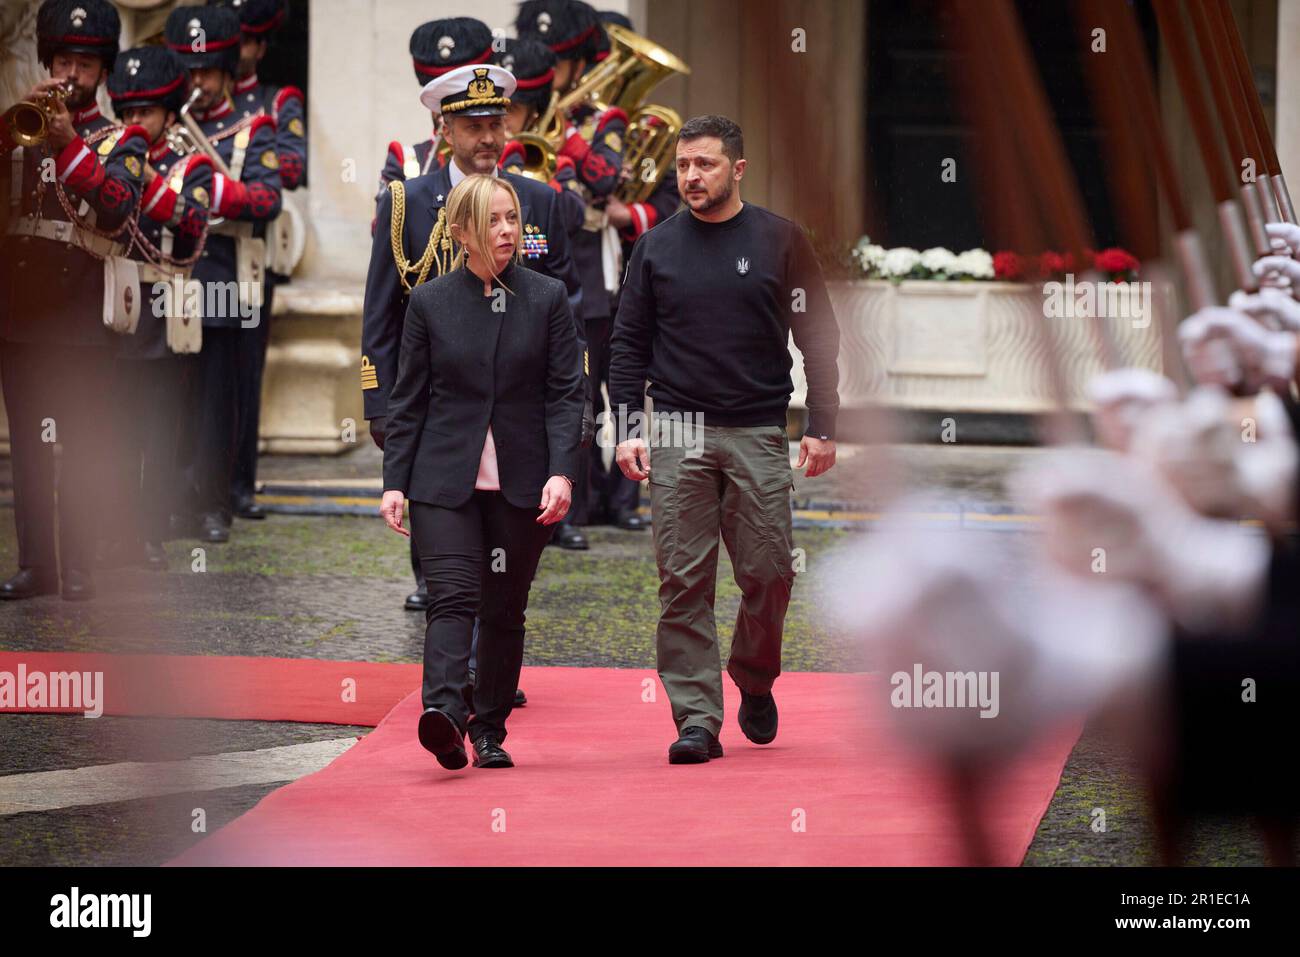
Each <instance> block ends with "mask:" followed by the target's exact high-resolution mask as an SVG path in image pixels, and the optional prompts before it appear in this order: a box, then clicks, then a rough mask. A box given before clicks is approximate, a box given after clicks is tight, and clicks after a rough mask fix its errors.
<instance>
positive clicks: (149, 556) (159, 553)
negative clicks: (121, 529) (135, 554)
mask: <svg viewBox="0 0 1300 957" xmlns="http://www.w3.org/2000/svg"><path fill="white" fill-rule="evenodd" d="M144 567H145V568H147V569H149V570H150V571H151V572H163V571H166V570H167V549H165V548H163V546H162V542H145V543H144Z"/></svg>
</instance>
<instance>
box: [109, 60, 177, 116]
mask: <svg viewBox="0 0 1300 957" xmlns="http://www.w3.org/2000/svg"><path fill="white" fill-rule="evenodd" d="M108 96H109V99H111V100H112V101H113V109H114V110H116V111H117V112H118V113H121V111H122V110H123V109H124V108H125V107H128V106H153V105H158V106H161V107H162V108H163V109H166V110H179V109H180V108H181V104H182V103H184V102H185V67H184V66H182V65H181V61H180V59H179V58H177V56H176V54H175V53H173V52H172V51H171V50H168V49H167V48H166V47H160V46H147V47H133V48H132V49H130V50H126V51H124V52H123V53H122V54H121V55H120V56H119V57H118V58H117V65H116V66H115V67H114V68H113V72H112V73H111V74H109V77H108Z"/></svg>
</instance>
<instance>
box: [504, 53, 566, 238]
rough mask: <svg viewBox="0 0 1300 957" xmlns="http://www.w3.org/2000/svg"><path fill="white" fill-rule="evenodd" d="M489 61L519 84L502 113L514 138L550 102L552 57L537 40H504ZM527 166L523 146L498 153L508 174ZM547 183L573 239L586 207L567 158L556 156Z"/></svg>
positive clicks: (512, 145) (513, 144) (513, 143)
mask: <svg viewBox="0 0 1300 957" xmlns="http://www.w3.org/2000/svg"><path fill="white" fill-rule="evenodd" d="M492 62H493V63H495V64H497V65H498V66H501V67H504V68H505V69H507V70H509V71H510V72H511V73H513V74H514V77H515V81H516V82H517V83H518V84H519V85H518V86H517V87H516V88H515V92H514V93H513V94H512V95H511V97H510V109H509V111H508V112H507V113H506V132H507V133H508V134H509V135H510V136H512V137H514V136H518V135H519V134H520V133H522V132H525V131H531V130H532V128H533V127H534V126H535V124H536V123H537V120H538V117H540V116H541V115H542V114H543V113H545V112H546V107H547V105H548V104H549V103H550V102H551V89H552V87H551V83H552V81H553V80H554V79H555V54H554V53H552V52H551V48H550V47H548V46H547V45H546V44H545V43H542V42H541V41H539V40H531V39H527V38H525V39H522V40H517V39H507V40H506V42H505V49H503V50H502V51H501V52H500V53H497V54H495V55H494V56H493V57H492ZM526 163H527V159H526V154H525V152H524V147H523V145H522V144H521V143H520V142H519V141H518V140H515V139H512V140H511V141H510V142H508V143H507V144H506V148H505V149H504V150H502V152H501V162H500V166H501V168H502V169H504V170H508V171H510V172H512V173H519V174H520V175H525V174H524V173H523V170H524V168H525V165H526ZM549 184H550V186H551V188H552V189H554V190H555V191H556V192H558V193H559V194H560V202H561V205H563V206H564V210H565V220H566V222H567V223H568V226H569V238H570V240H573V239H574V238H575V237H576V235H577V232H578V230H580V229H581V228H582V221H583V217H584V215H585V211H586V204H585V203H584V202H583V200H582V196H581V194H580V193H579V192H578V191H577V189H576V188H575V187H576V185H577V169H576V167H575V166H574V164H573V160H572V159H571V158H570V157H568V156H560V155H556V157H555V175H554V176H553V177H551V179H550V181H549Z"/></svg>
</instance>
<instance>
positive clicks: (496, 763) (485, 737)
mask: <svg viewBox="0 0 1300 957" xmlns="http://www.w3.org/2000/svg"><path fill="white" fill-rule="evenodd" d="M514 766H515V762H514V761H512V760H511V759H510V755H509V753H507V751H506V749H505V748H503V747H501V742H499V741H498V740H497V736H496V735H495V734H492V733H491V732H485V733H484V734H481V735H479V737H478V740H477V741H475V742H474V767H476V768H513V767H514Z"/></svg>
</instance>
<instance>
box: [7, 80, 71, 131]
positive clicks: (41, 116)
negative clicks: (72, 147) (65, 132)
mask: <svg viewBox="0 0 1300 957" xmlns="http://www.w3.org/2000/svg"><path fill="white" fill-rule="evenodd" d="M75 89H76V87H75V86H74V85H73V83H72V81H71V80H67V81H65V82H63V83H62V84H60V85H59V86H56V87H54V88H53V89H51V90H46V91H44V92H43V93H40V94H37V95H36V96H34V97H32V98H31V99H30V100H23V101H22V102H21V103H16V104H14V105H13V106H11V107H10V108H9V109H8V110H6V111H5V112H4V115H3V116H0V129H3V130H4V133H5V136H6V137H7V138H8V139H10V140H12V141H13V142H14V143H15V144H16V145H18V146H36V145H38V144H40V143H44V142H45V138H46V137H47V136H49V135H50V114H51V113H53V111H54V104H55V103H56V102H60V101H62V100H66V99H67V98H68V97H69V96H71V95H72V93H73V91H74V90H75Z"/></svg>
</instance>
